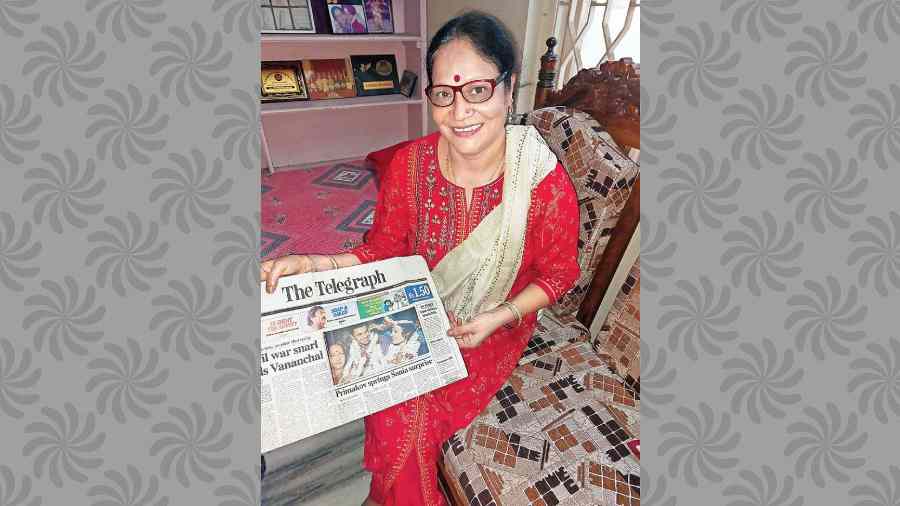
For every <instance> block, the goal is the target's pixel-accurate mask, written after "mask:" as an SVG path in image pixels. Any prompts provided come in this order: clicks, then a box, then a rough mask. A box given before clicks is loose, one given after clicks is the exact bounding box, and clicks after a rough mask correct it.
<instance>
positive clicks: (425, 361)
mask: <svg viewBox="0 0 900 506" xmlns="http://www.w3.org/2000/svg"><path fill="white" fill-rule="evenodd" d="M261 320H262V331H261V343H260V344H261V346H260V382H261V385H260V393H261V401H262V410H261V411H262V451H263V452H267V451H269V450H272V449H275V448H278V447H281V446H284V445H287V444H290V443H293V442H295V441H298V440H300V439H303V438H306V437H309V436H312V435H314V434H318V433H319V432H322V431H325V430H328V429H331V428H333V427H336V426H338V425H342V424H344V423H347V422H350V421H353V420H355V419H357V418H360V417H363V416H365V415H368V414H370V413H374V412H376V411H380V410H382V409H384V408H387V407H390V406H393V405H394V404H398V403H400V402H403V401H405V400H408V399H410V398H412V397H415V396H417V395H420V394H423V393H426V392H429V391H431V390H434V389H436V388H440V387H442V386H444V385H447V384H449V383H452V382H454V381H457V380H460V379H462V378H465V377H466V376H467V374H468V373H467V372H466V368H465V364H464V363H463V360H462V355H461V354H460V352H459V347H458V346H457V344H456V341H455V340H454V339H453V338H451V337H448V336H447V330H448V329H449V328H450V322H449V321H448V319H447V314H446V312H445V311H444V306H443V304H442V303H441V301H440V299H439V298H438V296H437V289H436V287H435V286H434V282H433V281H432V279H431V274H430V273H429V270H428V266H427V265H426V263H425V260H424V259H423V258H422V257H420V256H414V257H403V258H393V259H390V260H384V261H381V262H373V263H369V264H363V265H357V266H354V267H347V268H343V269H338V270H331V271H323V272H314V273H307V274H300V275H296V276H286V277H283V278H281V279H279V281H278V287H277V289H276V290H275V292H274V293H272V294H269V293H266V291H265V289H263V290H262V319H261Z"/></svg>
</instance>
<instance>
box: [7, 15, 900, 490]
mask: <svg viewBox="0 0 900 506" xmlns="http://www.w3.org/2000/svg"><path fill="white" fill-rule="evenodd" d="M255 3H256V2H255V1H247V0H197V1H191V2H183V1H179V2H176V1H173V0H166V1H164V0H84V1H72V2H38V1H37V0H0V48H2V51H3V68H4V71H3V73H2V77H0V170H2V171H3V182H4V184H3V185H0V202H3V206H2V208H0V307H3V308H4V312H3V313H4V318H3V319H2V320H0V322H2V323H0V326H2V327H0V425H2V427H0V430H2V434H3V436H2V437H0V504H2V505H4V506H7V505H10V506H12V505H16V506H36V505H50V504H86V505H101V504H102V505H142V506H165V505H169V504H172V505H175V504H215V505H229V506H235V505H242V504H257V503H258V496H259V490H258V487H259V482H258V471H259V470H258V462H259V461H258V460H257V458H256V455H257V454H258V451H259V422H258V415H257V413H258V407H257V406H258V405H259V399H258V391H257V389H256V385H257V379H256V378H257V371H256V367H257V355H256V353H257V348H258V341H256V340H255V339H254V338H255V336H257V332H258V327H257V318H258V296H257V293H256V290H257V288H256V283H255V278H256V267H255V262H256V255H257V249H258V244H259V238H258V230H257V228H258V225H257V223H258V216H257V214H256V213H257V212H258V209H259V185H258V178H259V173H258V158H259V153H258V151H259V148H258V137H257V115H258V105H257V91H256V74H255V72H256V69H257V66H258V55H259V42H258V36H257V35H256V34H257V33H258V27H257V26H256V24H255V22H256V20H255V17H254V16H251V13H253V12H254V9H253V6H254V5H255ZM642 10H643V12H642V30H643V33H644V40H643V41H642V42H643V44H642V46H643V54H642V67H643V69H642V74H643V75H642V77H643V84H644V90H643V92H644V94H643V96H642V102H643V107H642V108H643V111H642V115H643V132H642V136H643V142H644V152H643V154H642V156H643V168H644V184H643V186H644V192H645V194H644V196H643V203H644V216H643V218H642V222H643V226H642V243H641V249H642V271H643V275H642V277H643V285H644V286H643V295H644V300H643V302H644V309H643V311H644V332H643V350H642V355H643V361H644V364H643V367H642V369H643V377H644V378H643V379H644V385H645V386H644V392H643V393H644V399H643V414H644V416H643V418H644V420H643V431H644V435H645V436H646V437H645V438H644V439H645V443H646V444H645V445H644V460H643V466H642V467H643V472H644V473H645V476H644V477H643V482H644V491H643V494H642V495H643V498H644V502H645V504H650V505H664V506H676V505H679V504H680V505H693V504H723V505H728V506H739V505H740V506H763V505H766V506H800V505H814V504H850V505H855V506H863V505H865V506H880V505H883V506H896V505H897V504H898V503H900V500H898V497H900V467H898V464H897V462H898V461H897V458H896V455H897V452H896V448H897V443H896V434H895V432H896V430H893V431H892V430H890V429H895V428H896V426H897V422H896V420H897V418H898V416H900V334H898V332H897V331H896V330H895V328H896V325H892V324H895V322H896V318H894V317H892V316H893V315H894V313H895V312H896V308H897V307H898V302H900V296H898V293H900V204H898V203H897V202H898V199H897V197H896V191H897V190H896V189H897V188H898V187H900V184H898V183H900V78H898V77H897V76H898V73H897V70H896V65H895V64H894V63H893V62H894V61H895V60H896V47H898V42H900V2H897V1H896V0H835V1H829V2H823V1H818V0H817V1H813V0H806V1H800V0H761V1H757V0H721V1H718V0H716V1H710V2H675V1H673V0H643V2H642Z"/></svg>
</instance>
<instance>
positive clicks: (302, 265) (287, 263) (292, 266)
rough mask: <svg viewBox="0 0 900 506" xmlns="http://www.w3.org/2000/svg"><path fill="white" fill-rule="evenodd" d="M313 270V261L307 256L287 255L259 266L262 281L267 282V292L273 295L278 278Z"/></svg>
mask: <svg viewBox="0 0 900 506" xmlns="http://www.w3.org/2000/svg"><path fill="white" fill-rule="evenodd" d="M311 270H312V259H311V258H309V256H307V255H285V256H283V257H278V258H273V259H271V260H266V261H265V262H263V263H261V264H260V265H259V278H260V281H265V282H266V292H268V293H273V292H274V291H275V287H276V286H278V278H280V277H281V276H290V275H291V274H303V273H304V272H309V271H311Z"/></svg>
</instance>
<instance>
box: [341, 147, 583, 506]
mask: <svg viewBox="0 0 900 506" xmlns="http://www.w3.org/2000/svg"><path fill="white" fill-rule="evenodd" d="M439 138H440V134H439V133H438V132H435V133H433V134H431V135H428V136H426V137H422V138H420V139H417V140H416V141H413V142H412V143H410V144H409V145H407V146H405V147H403V148H402V149H401V150H400V151H398V152H397V155H396V156H395V157H394V159H393V161H392V162H391V165H390V167H388V169H387V170H386V171H385V174H384V175H383V178H382V181H381V190H380V192H379V194H378V203H377V205H376V207H375V221H374V224H373V226H372V229H371V231H370V232H369V235H368V237H367V242H366V243H365V244H363V245H362V246H360V247H358V248H356V249H354V250H352V251H351V253H353V254H355V255H356V256H357V257H359V259H360V261H362V262H364V263H365V262H372V261H375V260H383V259H386V258H392V257H397V256H408V255H422V256H423V257H424V258H425V260H426V262H427V263H428V267H429V268H430V269H434V268H435V266H436V265H437V264H438V263H439V262H440V260H441V259H442V258H443V257H444V255H445V254H447V252H449V251H450V250H451V249H453V248H454V247H456V246H457V245H458V244H460V243H461V242H462V241H463V240H464V239H465V238H466V237H467V236H468V235H469V233H470V232H471V231H472V230H473V229H474V228H475V227H476V226H477V225H478V224H479V223H480V222H481V220H482V219H483V218H484V217H485V216H487V214H488V213H489V212H490V211H491V210H492V209H494V208H495V207H496V206H497V205H498V204H500V201H501V200H502V197H503V177H502V176H501V177H500V178H499V179H497V180H496V181H494V182H492V183H489V184H487V185H485V186H481V187H478V188H475V190H474V192H473V193H472V202H471V205H470V208H469V209H468V210H466V209H465V190H464V189H463V188H462V187H459V186H456V185H454V184H453V183H451V182H450V181H448V180H447V179H446V178H444V176H443V175H442V174H441V171H440V169H439V167H438V161H437V143H438V139H439ZM577 247H578V202H577V197H576V195H575V189H574V188H573V187H572V182H571V180H570V179H569V176H568V174H566V172H565V170H564V169H563V168H562V165H559V164H557V166H556V168H555V169H554V170H553V171H552V172H551V173H550V174H549V175H547V177H546V178H544V180H543V181H542V182H541V183H540V184H539V185H538V187H537V188H536V189H535V190H534V191H533V192H532V197H531V207H530V209H529V211H528V225H527V230H526V239H525V252H524V256H523V259H522V264H521V267H520V269H519V272H518V274H517V276H516V280H515V282H514V283H513V286H512V290H511V292H510V295H509V298H512V297H513V296H515V295H516V294H518V293H519V292H521V291H522V290H523V289H524V288H525V287H526V286H528V285H529V284H530V283H535V284H536V285H537V286H539V287H541V288H542V289H543V290H544V291H545V292H546V293H547V296H548V297H549V298H550V300H551V302H555V301H556V300H557V299H558V298H559V296H560V295H562V294H563V293H565V292H566V291H567V290H568V289H569V288H571V287H572V286H573V285H574V283H575V281H576V280H577V279H578V275H579V268H578V263H577V253H578V252H577ZM535 319H536V318H535V315H534V314H529V315H526V316H525V317H524V318H523V320H522V325H521V326H519V327H517V328H515V329H512V330H508V329H505V328H503V327H501V328H500V329H498V330H497V331H496V332H494V333H493V334H491V335H490V336H488V338H487V339H485V340H484V341H483V342H482V344H481V345H480V346H478V347H477V348H474V349H463V350H462V356H463V360H464V361H465V363H466V368H467V369H468V372H469V376H468V377H467V378H465V379H463V380H460V381H457V382H456V383H452V384H450V385H447V386H446V387H443V388H440V389H438V390H435V391H433V392H430V393H427V394H425V395H422V396H419V397H416V398H414V399H410V400H409V401H406V402H404V403H401V404H398V405H396V406H394V407H391V408H388V409H385V410H383V411H380V412H378V413H374V414H372V415H370V416H368V417H366V420H365V423H366V440H365V459H364V460H365V467H366V469H368V470H369V471H371V472H372V485H371V491H370V495H371V497H372V499H373V500H375V501H377V502H379V503H381V504H383V505H385V506H400V505H434V504H444V500H443V497H442V496H441V493H440V491H439V490H438V487H437V459H438V456H439V452H440V445H441V444H442V443H443V442H444V441H445V440H446V439H447V438H449V437H450V436H451V435H453V433H455V432H456V431H457V430H459V429H461V428H463V427H466V426H467V425H468V424H469V423H471V421H472V420H473V419H474V418H475V416H477V415H478V414H479V413H481V411H483V410H484V408H485V407H486V406H487V404H488V403H489V402H490V400H491V397H493V395H494V394H495V393H496V392H497V390H498V389H499V388H500V387H501V386H502V385H503V383H504V382H505V381H506V380H507V378H509V375H510V374H511V373H512V370H513V369H514V368H515V366H516V363H517V362H518V360H519V357H520V356H521V355H522V351H523V350H524V348H525V345H526V343H527V342H528V339H529V337H530V336H531V334H532V333H533V331H534V325H535Z"/></svg>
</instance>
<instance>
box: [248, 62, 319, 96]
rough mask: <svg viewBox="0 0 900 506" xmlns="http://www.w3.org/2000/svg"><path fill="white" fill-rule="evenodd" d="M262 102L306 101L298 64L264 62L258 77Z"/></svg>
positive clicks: (306, 94)
mask: <svg viewBox="0 0 900 506" xmlns="http://www.w3.org/2000/svg"><path fill="white" fill-rule="evenodd" d="M259 85H260V94H261V96H262V101H263V102H274V101H282V100H308V99H309V94H308V93H307V90H306V83H304V82H303V72H302V71H301V70H300V62H265V63H263V64H262V68H261V69H260V76H259Z"/></svg>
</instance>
